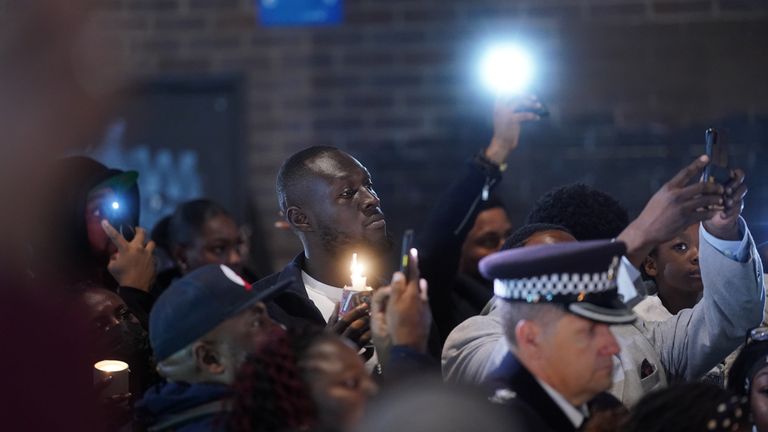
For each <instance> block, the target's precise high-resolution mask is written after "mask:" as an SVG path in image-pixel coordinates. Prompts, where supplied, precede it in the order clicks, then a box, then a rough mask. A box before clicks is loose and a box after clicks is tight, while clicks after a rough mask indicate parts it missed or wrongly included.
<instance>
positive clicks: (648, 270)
mask: <svg viewBox="0 0 768 432" xmlns="http://www.w3.org/2000/svg"><path fill="white" fill-rule="evenodd" d="M643 270H645V274H647V275H648V276H650V277H656V275H658V274H659V269H658V268H656V259H655V258H653V257H652V256H650V255H648V256H647V257H645V261H643Z"/></svg>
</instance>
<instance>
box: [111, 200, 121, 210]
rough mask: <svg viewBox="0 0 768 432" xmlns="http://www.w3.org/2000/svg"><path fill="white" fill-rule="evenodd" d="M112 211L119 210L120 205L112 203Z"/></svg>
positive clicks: (115, 202)
mask: <svg viewBox="0 0 768 432" xmlns="http://www.w3.org/2000/svg"><path fill="white" fill-rule="evenodd" d="M112 209H113V210H120V203H119V202H117V201H112Z"/></svg>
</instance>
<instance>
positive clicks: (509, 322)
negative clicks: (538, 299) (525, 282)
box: [501, 301, 567, 347]
mask: <svg viewBox="0 0 768 432" xmlns="http://www.w3.org/2000/svg"><path fill="white" fill-rule="evenodd" d="M566 313H567V312H566V311H565V309H563V308H562V307H560V306H558V305H553V304H548V303H535V304H532V303H524V302H510V301H503V302H501V316H502V320H503V322H504V335H505V336H506V338H507V342H508V343H509V344H510V347H516V346H517V338H516V337H515V327H516V326H517V323H518V322H520V321H533V322H535V323H536V324H539V325H540V326H542V327H544V328H549V327H551V326H552V325H553V324H556V323H557V322H558V321H560V319H561V318H563V317H564V316H565V314H566Z"/></svg>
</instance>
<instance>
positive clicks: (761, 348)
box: [728, 327, 768, 432]
mask: <svg viewBox="0 0 768 432" xmlns="http://www.w3.org/2000/svg"><path fill="white" fill-rule="evenodd" d="M728 389H729V390H731V391H732V392H734V393H736V394H738V395H740V396H741V397H742V398H745V399H747V400H748V403H747V404H745V407H746V410H747V414H749V415H750V417H751V420H752V422H753V424H754V429H753V430H755V431H757V432H768V328H766V327H758V328H756V329H754V330H752V331H751V332H750V334H749V336H748V337H747V343H746V345H745V346H744V348H743V349H742V351H741V352H740V353H739V356H738V357H737V358H736V361H735V362H734V363H733V366H732V367H731V370H730V374H729V376H728Z"/></svg>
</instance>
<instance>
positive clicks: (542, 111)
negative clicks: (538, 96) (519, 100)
mask: <svg viewBox="0 0 768 432" xmlns="http://www.w3.org/2000/svg"><path fill="white" fill-rule="evenodd" d="M538 102H539V106H538V107H537V108H530V107H521V108H518V109H516V110H515V112H529V113H533V114H536V115H537V116H539V117H548V116H549V108H547V106H546V105H544V103H543V102H541V101H538Z"/></svg>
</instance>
